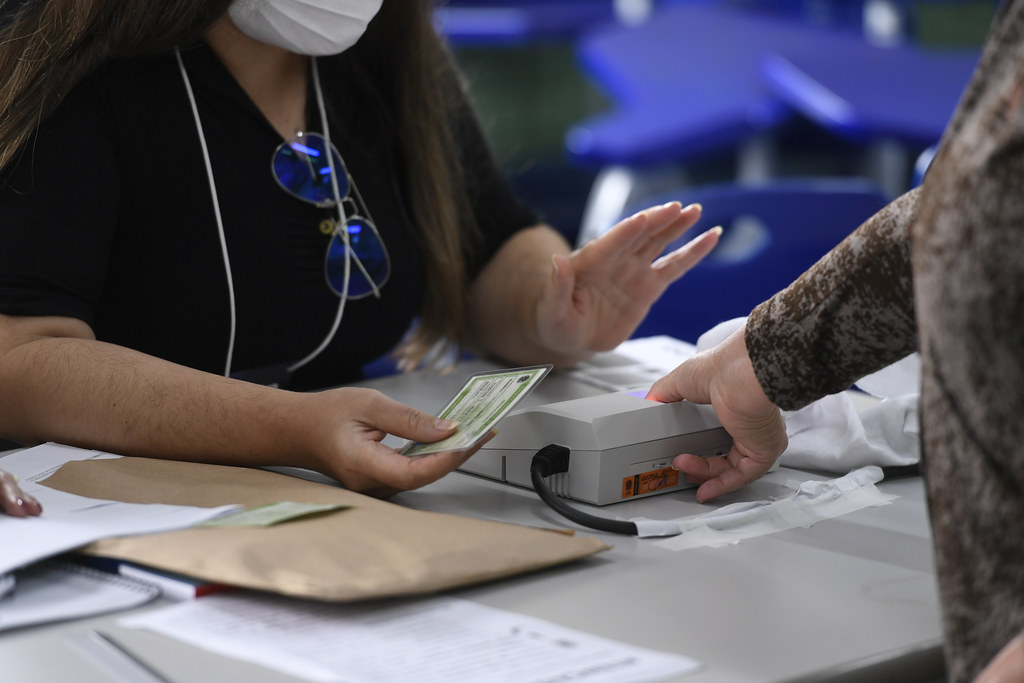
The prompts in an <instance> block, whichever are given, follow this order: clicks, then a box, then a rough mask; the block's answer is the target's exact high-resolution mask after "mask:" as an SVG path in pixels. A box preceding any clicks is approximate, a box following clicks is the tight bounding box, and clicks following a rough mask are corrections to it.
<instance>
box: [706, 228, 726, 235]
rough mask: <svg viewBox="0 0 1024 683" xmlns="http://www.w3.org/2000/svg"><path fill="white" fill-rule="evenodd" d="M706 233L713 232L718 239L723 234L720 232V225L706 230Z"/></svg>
mask: <svg viewBox="0 0 1024 683" xmlns="http://www.w3.org/2000/svg"><path fill="white" fill-rule="evenodd" d="M708 232H713V233H715V234H716V235H718V236H719V237H721V236H722V233H723V232H724V230H722V226H721V225H716V226H715V227H713V228H711V229H710V230H708Z"/></svg>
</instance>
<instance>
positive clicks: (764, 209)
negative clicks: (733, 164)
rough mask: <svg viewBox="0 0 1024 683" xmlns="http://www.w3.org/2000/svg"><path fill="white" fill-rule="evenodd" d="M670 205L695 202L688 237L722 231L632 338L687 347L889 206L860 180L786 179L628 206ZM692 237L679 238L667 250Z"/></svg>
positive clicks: (789, 279)
mask: <svg viewBox="0 0 1024 683" xmlns="http://www.w3.org/2000/svg"><path fill="white" fill-rule="evenodd" d="M672 200H678V201H680V202H683V204H684V205H685V204H688V203H690V202H699V203H700V204H701V205H702V206H703V209H704V213H703V217H702V219H701V221H700V224H699V226H698V227H697V228H695V229H694V230H691V232H693V233H696V232H697V231H703V230H706V229H709V228H711V227H713V226H715V225H721V226H722V227H723V229H724V232H723V234H722V239H721V241H720V243H719V246H718V247H717V248H716V249H715V251H714V252H712V253H711V254H710V255H709V256H708V257H707V258H705V259H704V261H702V262H701V263H700V264H698V265H697V266H696V267H695V268H693V269H692V270H691V271H690V272H689V273H687V274H686V275H685V276H683V278H682V279H681V280H679V281H678V282H676V283H675V284H673V285H672V286H671V287H669V289H668V290H667V291H666V292H665V294H664V295H663V296H662V297H661V299H659V300H658V301H657V302H655V304H654V305H653V306H652V307H651V310H650V313H649V314H648V315H647V317H646V318H645V320H644V321H643V323H642V324H641V325H640V327H639V328H638V329H637V330H636V332H635V333H634V335H633V336H635V337H648V336H653V335H661V334H667V335H670V336H672V337H675V338H677V339H682V340H684V341H689V342H695V341H696V340H697V337H699V336H700V335H701V334H702V333H703V332H705V331H707V330H708V329H710V328H712V327H714V326H715V325H717V324H718V323H720V322H722V321H724V320H728V319H730V318H735V317H739V316H744V315H747V314H748V313H749V312H750V311H751V310H752V309H753V308H754V307H755V306H757V304H759V303H761V302H762V301H764V300H765V299H768V298H769V297H771V296H772V295H773V294H775V292H777V291H779V290H781V289H783V288H785V287H786V286H787V285H789V284H790V283H791V282H792V281H793V280H795V279H796V278H797V277H798V276H799V275H800V274H801V273H803V272H804V271H805V270H806V269H807V268H809V267H810V266H812V265H813V264H814V263H815V262H816V261H817V260H818V259H819V258H821V257H822V256H823V255H825V254H826V253H827V252H828V251H829V250H831V249H832V248H833V247H834V246H835V245H837V244H838V243H839V242H841V241H842V240H843V239H844V238H845V237H846V236H847V235H848V234H849V233H851V232H853V230H855V229H856V228H857V226H859V225H860V224H861V223H862V222H864V221H865V220H866V219H867V218H869V217H871V216H872V215H873V214H875V213H876V212H877V211H878V210H879V209H881V208H882V207H883V206H885V204H886V203H887V201H888V200H887V198H886V195H885V193H884V192H882V190H881V189H880V188H878V187H877V186H876V185H875V184H873V183H871V182H869V181H866V180H863V179H853V178H851V179H848V178H837V179H808V180H796V179H791V180H780V181H775V182H771V183H767V184H763V185H755V186H746V185H741V184H735V183H728V184H720V185H708V186H704V187H694V188H684V189H681V190H678V191H676V192H672V193H668V194H664V195H660V196H657V197H651V198H649V199H647V200H645V201H644V202H642V203H641V204H639V205H637V206H635V207H633V208H634V209H635V210H639V209H641V208H644V207H646V206H651V205H655V204H660V203H664V202H667V201H672ZM630 213H631V212H630ZM691 237H692V235H691V234H687V235H684V236H683V237H682V238H681V239H680V240H679V241H677V242H676V243H674V244H672V245H670V246H669V248H668V250H672V249H674V248H676V247H678V246H680V245H681V244H683V243H685V242H686V241H688V240H689V239H690V238H691Z"/></svg>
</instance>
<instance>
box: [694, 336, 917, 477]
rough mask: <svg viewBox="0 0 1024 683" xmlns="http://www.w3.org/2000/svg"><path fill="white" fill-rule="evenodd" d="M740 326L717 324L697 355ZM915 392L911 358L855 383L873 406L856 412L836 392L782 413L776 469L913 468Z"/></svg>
mask: <svg viewBox="0 0 1024 683" xmlns="http://www.w3.org/2000/svg"><path fill="white" fill-rule="evenodd" d="M745 323H746V318H735V319H733V320H728V321H725V322H723V323H720V324H719V325H716V326H715V327H713V328H711V329H710V330H708V331H707V332H705V333H704V334H703V335H701V337H700V339H698V340H697V351H698V352H700V351H703V350H705V349H707V348H710V347H712V346H715V345H716V344H718V343H719V342H721V341H723V340H724V339H725V338H726V337H728V336H729V335H730V334H732V332H733V331H735V330H736V329H738V328H740V327H742V326H743V325H744V324H745ZM919 387H920V360H919V357H918V355H917V354H916V353H915V354H911V355H910V356H908V357H906V358H904V359H903V360H901V361H898V362H897V363H894V364H893V365H890V366H889V367H887V368H884V369H882V370H880V371H879V372H876V373H874V374H872V375H868V376H867V377H864V378H863V379H861V380H860V381H858V382H857V388H858V389H861V390H862V391H864V392H865V393H868V394H870V395H872V396H874V397H876V398H879V399H881V401H880V402H879V403H878V404H877V405H874V406H872V407H870V408H867V409H865V410H861V411H858V409H857V406H856V405H855V404H854V401H853V399H852V398H851V397H850V395H849V394H847V393H841V394H834V395H831V396H825V397H824V398H822V399H820V400H818V401H815V402H814V403H811V404H810V405H808V406H806V407H805V408H802V409H800V410H795V411H787V412H784V413H783V417H784V418H785V420H786V434H787V435H788V436H789V447H788V448H787V449H786V451H785V452H784V453H783V454H782V455H781V456H780V457H779V464H781V465H785V466H787V467H796V468H801V469H813V470H821V471H825V472H837V473H840V472H849V471H850V470H852V469H855V468H858V467H864V466H867V465H878V466H880V467H887V466H898V465H913V464H914V463H916V462H918V460H920V457H921V454H920V428H919V426H918V424H919V423H918V398H919V391H920V389H919Z"/></svg>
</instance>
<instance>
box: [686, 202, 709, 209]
mask: <svg viewBox="0 0 1024 683" xmlns="http://www.w3.org/2000/svg"><path fill="white" fill-rule="evenodd" d="M690 209H697V210H698V211H704V207H703V206H701V205H700V204H698V203H697V202H694V203H692V204H687V205H686V206H684V207H683V211H689V210H690Z"/></svg>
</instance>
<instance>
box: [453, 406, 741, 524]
mask: <svg viewBox="0 0 1024 683" xmlns="http://www.w3.org/2000/svg"><path fill="white" fill-rule="evenodd" d="M643 394H644V392H643V391H640V392H619V393H614V394H601V395H598V396H588V397H586V398H578V399H573V400H571V401H561V402H559V403H549V404H547V405H543V406H536V407H533V408H525V409H521V410H516V411H513V412H511V413H509V414H508V415H507V416H506V417H505V418H504V419H503V420H502V421H501V423H500V424H499V425H498V435H497V436H495V437H494V438H493V439H491V441H490V442H488V443H487V444H485V445H484V447H483V448H481V449H480V450H479V451H477V453H475V454H474V455H473V457H471V458H470V459H469V460H467V461H466V462H465V463H464V464H463V465H462V467H461V469H462V470H463V471H465V472H471V473H473V474H478V475H481V476H484V477H489V478H491V479H497V480H499V481H505V482H508V483H510V484H515V485H517V486H525V487H527V488H532V484H531V483H530V461H531V460H532V458H533V456H534V454H535V453H536V452H537V451H538V450H540V449H541V448H543V447H544V446H547V445H548V444H551V443H557V444H561V445H562V446H565V447H567V448H568V449H569V450H570V453H571V456H570V462H569V471H568V472H566V473H563V474H556V475H553V476H551V477H550V478H549V479H548V484H549V485H550V487H551V490H552V491H553V492H554V493H556V494H558V495H560V496H563V497H566V498H573V499H575V500H579V501H583V502H586V503H593V504H595V505H607V504H609V503H617V502H619V501H622V500H629V499H632V498H638V497H642V496H650V495H654V494H656V493H665V492H667V491H676V490H679V489H683V488H690V487H691V486H693V484H689V483H687V482H686V481H685V480H683V478H682V477H681V476H680V474H679V472H677V471H676V470H673V469H671V467H670V463H671V461H672V458H673V457H674V456H676V455H678V454H680V453H692V454H694V455H700V456H708V457H710V456H721V455H725V454H727V453H728V452H729V448H730V447H731V445H732V437H731V436H729V433H728V432H726V431H725V430H724V429H723V428H722V424H721V422H719V421H718V418H717V417H716V416H715V413H714V411H713V410H712V409H711V406H706V405H698V404H696V403H690V402H689V401H679V402H676V403H658V402H656V401H649V400H647V399H645V398H643Z"/></svg>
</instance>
